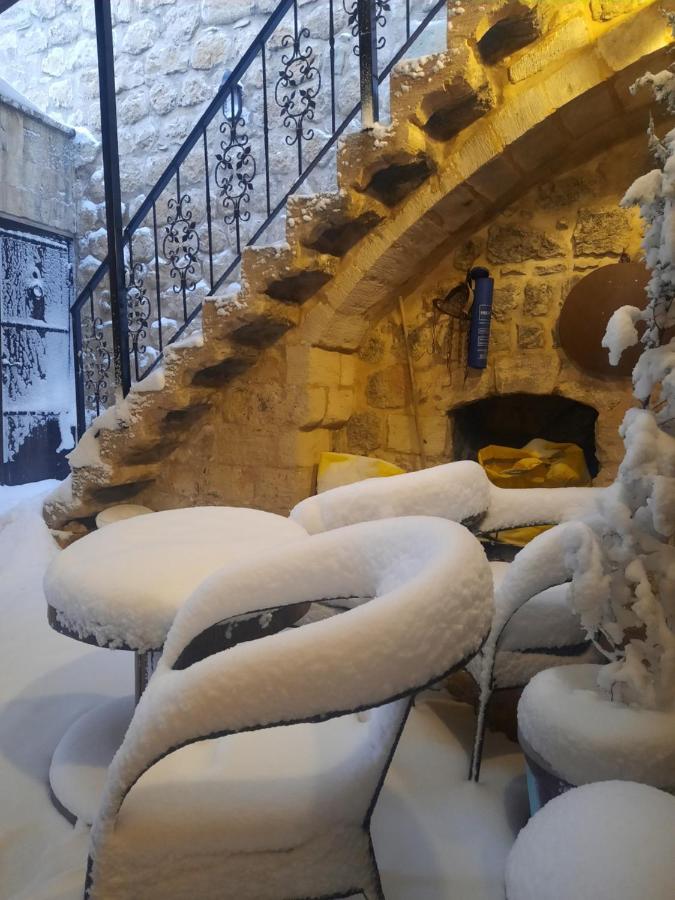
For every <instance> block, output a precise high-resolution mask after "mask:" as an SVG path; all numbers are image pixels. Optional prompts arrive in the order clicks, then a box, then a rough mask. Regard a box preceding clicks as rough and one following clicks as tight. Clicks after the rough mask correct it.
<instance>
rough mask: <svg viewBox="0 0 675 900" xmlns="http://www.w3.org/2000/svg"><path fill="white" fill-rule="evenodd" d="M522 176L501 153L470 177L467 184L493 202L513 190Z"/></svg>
mask: <svg viewBox="0 0 675 900" xmlns="http://www.w3.org/2000/svg"><path fill="white" fill-rule="evenodd" d="M520 181H522V175H521V174H520V172H519V171H518V169H516V167H515V166H514V165H513V163H512V162H511V161H510V159H509V158H508V155H507V154H506V153H502V154H500V155H499V156H497V157H496V158H495V159H493V160H492V161H491V162H489V163H487V164H486V165H484V166H483V167H482V168H481V169H479V171H478V172H476V173H475V174H474V175H472V176H471V177H470V178H469V180H468V184H469V185H470V187H472V188H473V189H474V190H475V191H477V192H478V193H479V194H480V195H481V196H483V197H485V198H487V199H488V200H490V201H492V202H495V201H497V200H499V199H500V198H501V197H503V196H504V195H505V194H507V193H511V192H512V191H514V190H515V188H516V186H517V185H518V184H519V182H520Z"/></svg>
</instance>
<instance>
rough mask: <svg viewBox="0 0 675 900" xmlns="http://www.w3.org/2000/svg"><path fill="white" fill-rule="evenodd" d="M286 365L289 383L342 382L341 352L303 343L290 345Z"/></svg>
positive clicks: (323, 383)
mask: <svg viewBox="0 0 675 900" xmlns="http://www.w3.org/2000/svg"><path fill="white" fill-rule="evenodd" d="M286 367H287V369H286V372H287V375H286V379H287V383H288V384H300V385H325V386H334V385H338V384H340V372H341V354H340V353H335V352H333V351H330V350H322V349H320V348H319V347H308V346H306V345H302V344H300V345H294V346H288V347H287V348H286Z"/></svg>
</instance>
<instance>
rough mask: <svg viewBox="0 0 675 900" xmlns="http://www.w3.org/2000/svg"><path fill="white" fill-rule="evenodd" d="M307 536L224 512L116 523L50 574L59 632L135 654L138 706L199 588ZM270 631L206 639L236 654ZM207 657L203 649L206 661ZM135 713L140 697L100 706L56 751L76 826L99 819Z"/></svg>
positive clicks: (61, 796) (56, 787)
mask: <svg viewBox="0 0 675 900" xmlns="http://www.w3.org/2000/svg"><path fill="white" fill-rule="evenodd" d="M306 536H307V532H306V531H305V529H304V528H303V527H302V526H301V525H299V524H298V523H297V522H294V521H292V520H291V519H286V518H283V517H282V516H277V515H273V514H272V513H266V512H262V511H260V510H254V509H244V508H235V507H222V506H221V507H216V506H208V507H194V508H190V509H178V510H167V511H165V512H158V513H154V514H152V515H145V516H138V517H136V518H132V519H126V520H124V521H120V522H116V523H113V524H111V525H108V526H106V528H104V529H101V530H100V531H95V532H93V533H92V534H90V535H88V536H87V537H85V538H83V539H82V540H80V541H77V542H76V543H74V544H71V545H70V546H69V547H67V548H66V549H65V550H63V551H62V552H61V553H60V554H59V555H58V556H57V557H56V559H55V560H54V561H53V563H52V564H51V566H50V567H49V569H48V570H47V573H46V576H45V582H44V587H45V596H46V598H47V603H48V618H49V624H50V625H51V626H52V628H54V629H55V630H56V631H58V632H60V633H61V634H64V635H67V636H68V637H71V638H74V639H76V640H79V641H84V642H85V643H90V644H94V645H97V646H100V647H107V648H110V649H113V650H115V649H117V650H131V651H133V652H134V653H135V655H136V698H135V699H136V700H137V699H138V697H139V696H140V693H141V692H142V691H143V689H144V687H145V684H146V683H147V679H148V678H149V676H150V675H151V673H152V669H153V666H154V663H155V661H156V659H157V657H158V655H159V654H160V653H161V649H162V646H163V644H164V639H165V637H166V634H167V632H168V630H169V628H170V627H171V624H172V622H173V620H174V617H175V615H176V612H177V611H178V609H179V607H180V606H181V605H182V603H183V602H184V601H185V600H186V599H187V598H188V597H189V596H190V594H191V593H192V592H193V590H194V589H195V588H196V587H197V585H198V584H200V583H201V582H202V581H204V580H205V579H206V578H208V576H209V575H211V574H212V573H214V572H216V571H217V570H219V569H220V568H222V567H223V566H225V565H227V564H228V563H231V562H239V561H240V560H242V559H244V558H246V557H247V556H249V557H253V558H255V556H256V555H261V556H262V555H264V554H265V552H266V551H269V550H270V549H272V548H274V547H278V546H280V545H282V544H285V543H290V542H292V541H297V540H301V539H303V538H305V537H306ZM271 600H272V601H273V597H272V598H271ZM303 612H304V607H297V608H286V609H284V610H282V611H278V612H273V613H271V614H270V616H268V617H267V619H266V621H265V625H266V627H267V628H270V629H277V628H278V627H281V626H283V625H285V624H291V623H292V622H293V621H294V620H295V619H297V618H298V617H299V616H301V615H302V613H303ZM260 627H261V626H260V624H259V623H258V619H257V618H256V619H255V620H248V621H243V622H241V623H240V624H239V625H238V626H237V629H238V630H237V631H236V633H235V632H234V630H232V629H231V628H230V630H228V631H227V633H226V632H225V630H224V629H223V628H220V629H219V626H215V627H214V629H212V630H211V631H210V633H209V634H208V635H206V636H204V638H202V640H206V641H211V642H213V641H216V642H218V644H219V646H227V641H228V640H229V641H231V642H233V643H234V642H236V641H241V640H245V639H246V638H247V637H250V636H253V634H255V633H258V631H259V628H260ZM199 649H200V648H199V647H198V646H195V648H194V651H195V655H196V656H198V655H199ZM186 664H187V661H186ZM133 708H134V698H131V697H129V698H124V699H122V700H115V701H111V702H110V703H107V704H103V705H101V706H98V707H96V708H94V709H93V710H91V711H90V712H88V713H85V714H84V716H82V717H80V718H79V719H78V720H77V721H76V722H75V723H74V724H73V725H72V726H71V728H70V729H69V730H68V731H67V732H66V734H65V735H64V737H63V739H62V741H61V742H60V744H59V745H58V747H57V748H56V751H55V753H54V756H53V758H52V765H51V768H50V786H51V791H52V796H53V799H54V801H55V804H56V805H57V807H58V808H59V810H60V811H61V812H63V813H64V814H65V815H67V816H68V817H69V818H70V819H75V818H78V819H83V820H84V821H88V822H90V821H91V819H92V817H93V815H94V813H95V811H96V809H97V806H98V801H99V796H100V790H101V787H102V784H103V780H104V777H105V772H106V770H107V767H108V765H109V763H110V760H111V759H112V756H113V755H114V752H115V750H116V749H117V747H118V746H119V745H120V743H121V741H122V738H123V736H124V733H125V731H126V728H127V725H128V724H129V721H130V718H131V715H132V713H133ZM74 761H77V763H78V765H77V766H76V765H74ZM83 764H84V765H83ZM83 770H84V771H85V772H86V773H87V775H86V778H83V777H82V771H83ZM76 772H77V778H76V777H75V773H76Z"/></svg>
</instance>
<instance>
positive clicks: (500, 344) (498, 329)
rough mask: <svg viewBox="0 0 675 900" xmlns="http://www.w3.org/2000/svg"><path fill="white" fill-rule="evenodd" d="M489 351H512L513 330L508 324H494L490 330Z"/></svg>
mask: <svg viewBox="0 0 675 900" xmlns="http://www.w3.org/2000/svg"><path fill="white" fill-rule="evenodd" d="M490 349H491V350H494V351H495V352H497V353H500V352H505V351H507V350H511V349H513V328H512V326H511V324H510V323H507V324H505V325H501V324H500V323H498V322H494V323H493V324H492V327H491V328H490Z"/></svg>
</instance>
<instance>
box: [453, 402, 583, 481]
mask: <svg viewBox="0 0 675 900" xmlns="http://www.w3.org/2000/svg"><path fill="white" fill-rule="evenodd" d="M448 415H449V416H450V417H451V419H452V421H453V456H454V459H477V457H478V451H479V450H480V449H481V448H482V447H486V446H487V445H488V444H501V445H502V446H505V447H523V446H524V445H525V444H527V443H528V442H529V441H531V440H533V439H534V438H545V439H546V440H548V441H557V442H560V443H574V444H578V445H579V446H580V447H581V448H582V450H583V451H584V457H585V458H586V465H587V466H588V471H589V472H590V474H591V477H592V478H595V476H596V475H597V474H598V471H599V469H600V466H599V463H598V458H597V456H596V452H595V451H596V447H595V424H596V421H597V418H598V412H597V410H595V409H593V407H592V406H588V405H587V404H585V403H579V402H578V401H577V400H570V399H569V398H567V397H559V396H557V395H545V394H544V395H542V394H505V395H501V396H497V397H487V398H486V399H484V400H476V401H474V402H473V403H467V404H466V405H465V406H460V407H457V408H456V409H453V410H451V411H450V412H449V413H448Z"/></svg>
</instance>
